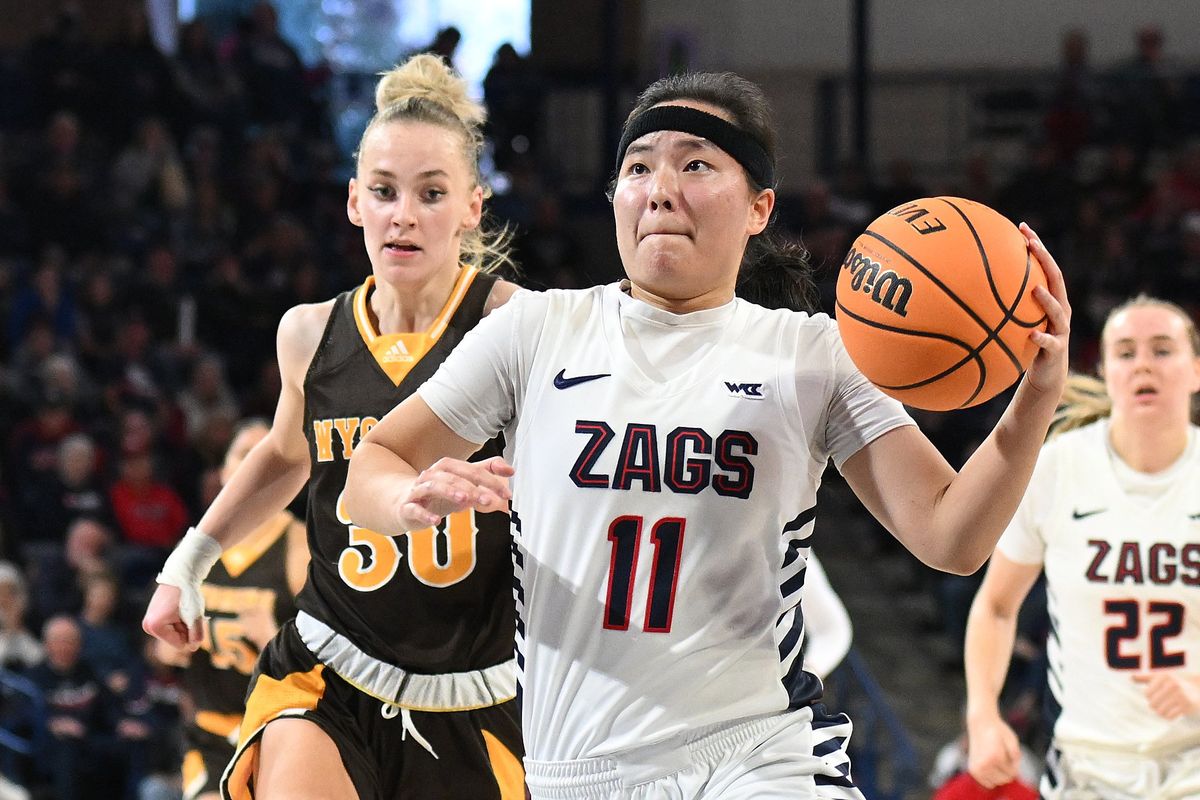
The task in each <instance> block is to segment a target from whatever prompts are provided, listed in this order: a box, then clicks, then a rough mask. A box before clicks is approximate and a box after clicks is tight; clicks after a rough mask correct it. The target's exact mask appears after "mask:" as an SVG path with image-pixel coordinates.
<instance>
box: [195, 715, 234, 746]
mask: <svg viewBox="0 0 1200 800" xmlns="http://www.w3.org/2000/svg"><path fill="white" fill-rule="evenodd" d="M195 721H196V727H197V728H199V729H200V730H202V731H208V732H209V733H211V734H212V735H214V736H220V737H221V738H222V739H226V740H228V741H229V743H230V744H237V738H238V737H237V732H238V729H239V728H240V727H241V726H242V715H241V714H221V713H219V712H217V711H197V712H196V720H195Z"/></svg>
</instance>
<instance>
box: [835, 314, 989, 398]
mask: <svg viewBox="0 0 1200 800" xmlns="http://www.w3.org/2000/svg"><path fill="white" fill-rule="evenodd" d="M837 308H838V311H839V312H844V313H845V314H846V316H848V317H850V319H853V320H855V321H856V322H861V323H863V324H864V325H869V326H871V327H872V328H876V329H878V330H882V331H889V332H890V333H900V334H903V335H905V336H917V337H920V338H924V339H939V340H941V341H943V342H949V343H950V344H953V345H957V346H958V347H961V348H962V349H964V350H966V351H967V354H966V355H965V356H963V357H962V359H961V360H960V361H958V362H957V363H956V364H954V365H953V366H950V367H947V368H946V369H944V370H942V371H941V372H939V373H938V374H936V375H933V376H931V377H929V378H925V379H923V380H919V381H917V382H916V383H905V384H894V385H889V384H883V383H878V384H876V386H878V387H879V388H881V389H890V390H892V391H896V392H901V391H905V390H908V389H919V388H921V387H922V386H927V385H929V384H931V383H933V382H934V381H939V380H941V379H942V378H944V377H946V376H947V375H949V374H950V373H952V372H954V371H955V370H957V369H958V368H959V367H961V366H962V365H963V364H966V363H967V362H968V361H974V362H975V366H976V367H977V368H978V371H979V382H978V383H977V384H976V385H975V391H973V392H971V396H970V397H968V398H967V399H966V400H965V401H963V403H962V404H961V405H959V408H965V407H966V406H968V405H970V404H971V401H972V400H974V399H975V398H976V397H978V396H979V393H980V392H981V391H983V385H984V384H985V383H987V367H986V365H985V364H984V363H983V359H982V358H980V357H979V353H980V352H981V351H982V350H983V348H984V347H986V346H987V341H984V343H983V344H981V345H979V347H976V348H972V347H971V345H969V344H968V343H966V342H964V341H963V340H961V339H955V338H954V337H953V336H947V335H945V334H943V333H933V332H930V331H916V330H913V329H912V328H901V327H898V326H896V325H888V324H887V323H884V322H879V321H877V320H873V319H869V318H867V317H864V316H862V315H861V314H856V313H855V312H853V311H851V310H850V309H848V308H846V307H845V306H844V305H842V304H841V302H837Z"/></svg>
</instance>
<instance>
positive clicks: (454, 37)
mask: <svg viewBox="0 0 1200 800" xmlns="http://www.w3.org/2000/svg"><path fill="white" fill-rule="evenodd" d="M461 41H462V32H461V31H459V29H458V28H456V27H454V26H453V25H447V26H446V27H445V28H442V29H441V30H439V31H438V32H437V35H435V36H434V37H433V41H432V42H430V43H429V46H428V47H426V48H425V49H424V51H423V52H426V53H432V54H433V55H435V56H437V57H438V58H440V59H441V60H442V61H444V62H446V66H447V67H450V68H451V69H458V66H457V65H456V64H455V63H454V53H455V52H456V51H457V50H458V43H459V42H461Z"/></svg>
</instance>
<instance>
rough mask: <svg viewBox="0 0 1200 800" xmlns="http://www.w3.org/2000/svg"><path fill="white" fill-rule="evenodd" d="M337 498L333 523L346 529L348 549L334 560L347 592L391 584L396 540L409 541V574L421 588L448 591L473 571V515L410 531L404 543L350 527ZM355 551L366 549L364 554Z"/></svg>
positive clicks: (397, 561)
mask: <svg viewBox="0 0 1200 800" xmlns="http://www.w3.org/2000/svg"><path fill="white" fill-rule="evenodd" d="M344 494H345V493H344V492H343V493H342V494H341V495H338V500H337V518H338V522H340V523H342V524H343V525H345V526H346V527H347V530H348V532H349V537H350V542H349V545H348V546H347V547H346V548H345V549H344V550H342V554H341V555H340V556H339V557H338V575H340V576H341V578H342V580H343V581H344V582H345V583H346V585H347V586H349V587H350V588H351V589H354V590H356V591H359V592H373V591H375V590H376V589H378V588H380V587H381V586H383V585H384V584H386V583H387V582H388V581H390V580H391V579H392V576H394V575H395V574H396V570H397V569H398V568H399V566H400V557H401V553H400V548H399V546H398V545H397V544H396V540H397V539H401V538H405V539H407V540H408V569H409V571H410V572H412V574H413V577H414V578H416V579H417V580H419V581H420V582H421V583H423V584H425V585H426V586H433V587H435V588H438V589H442V588H445V587H447V586H453V585H454V584H456V583H458V582H459V581H461V580H463V579H464V578H466V577H467V576H468V575H470V574H471V573H472V572H473V571H474V570H475V560H476V559H475V537H476V535H478V533H479V528H478V527H477V526H476V524H475V511H474V509H470V508H468V509H466V510H465V511H456V512H454V513H453V514H451V515H450V516H448V517H446V519H444V520H443V521H442V523H441V524H440V525H438V526H436V527H430V528H422V529H420V530H416V531H409V532H408V533H407V534H405V535H404V536H403V537H400V536H384V535H383V534H382V533H376V532H375V531H372V530H367V529H366V528H360V527H359V526H357V525H355V524H353V523H352V522H351V521H350V515H349V514H347V513H346V507H345V504H344V503H343V501H342V496H343V495H344ZM360 548H366V554H364V553H363V551H362V550H361V549H360Z"/></svg>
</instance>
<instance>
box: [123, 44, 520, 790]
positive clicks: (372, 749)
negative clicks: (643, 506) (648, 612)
mask: <svg viewBox="0 0 1200 800" xmlns="http://www.w3.org/2000/svg"><path fill="white" fill-rule="evenodd" d="M376 105H377V109H378V110H377V113H376V115H375V117H374V118H373V119H372V120H371V122H370V123H369V124H368V126H367V129H366V131H365V132H364V134H363V138H362V142H361V144H360V146H359V152H358V161H357V169H356V174H355V177H354V179H353V180H351V182H350V186H349V199H348V202H347V211H348V215H349V217H350V220H351V222H353V223H354V224H356V225H359V226H361V227H362V228H363V233H364V240H365V244H366V249H367V254H368V256H369V258H370V261H371V267H372V275H371V276H370V277H368V278H367V280H366V282H365V283H364V284H363V285H361V286H359V287H358V288H357V289H354V290H352V291H348V292H345V293H343V294H342V295H339V296H338V297H336V298H334V299H333V300H330V301H327V302H324V303H318V304H313V305H302V306H297V307H296V308H293V309H291V310H290V311H288V312H287V313H286V314H285V315H284V317H283V319H282V320H281V321H280V325H279V336H278V350H279V366H280V372H281V375H282V378H283V390H282V393H281V396H280V400H279V406H278V409H277V411H276V416H275V421H274V423H273V425H272V428H271V431H270V433H268V434H267V436H266V438H265V439H264V440H263V441H262V442H261V443H260V444H259V445H258V446H257V447H256V448H255V449H254V450H253V451H252V452H251V453H250V455H249V456H248V457H247V459H246V461H245V463H244V465H243V467H242V468H241V469H240V470H239V471H238V474H237V475H236V476H234V479H233V480H232V481H231V482H230V483H229V485H228V486H226V487H225V488H224V489H223V490H222V492H221V494H220V495H219V496H218V497H217V499H216V500H215V501H214V502H213V504H212V506H211V507H210V508H209V510H208V512H207V513H206V514H205V515H204V517H203V518H202V519H201V520H200V524H199V525H198V526H197V529H194V530H192V531H189V533H188V535H187V536H186V537H185V538H184V540H183V541H182V542H181V543H180V545H179V546H178V547H177V548H176V551H175V552H174V553H173V554H172V555H171V557H170V558H169V559H168V562H167V564H166V565H165V566H164V568H163V573H162V574H161V575H160V576H159V583H160V586H159V587H158V589H157V591H156V593H155V596H154V597H153V598H152V599H151V602H150V606H149V608H148V609H147V611H146V616H145V619H144V621H143V626H144V627H145V628H146V630H147V631H149V632H150V633H152V634H154V635H155V636H157V637H159V638H161V639H163V640H164V641H167V642H168V643H170V644H173V645H175V646H177V647H189V646H192V647H194V646H195V645H196V643H198V642H199V640H200V629H199V625H198V618H199V616H200V615H201V614H202V613H203V605H202V603H203V599H202V598H201V596H200V595H199V593H198V591H197V588H198V585H199V583H200V579H201V578H203V576H204V575H206V574H207V573H208V570H209V568H210V567H211V565H212V564H213V563H214V562H215V561H216V560H217V559H218V558H219V557H220V553H221V551H222V549H224V548H227V547H229V546H230V545H232V544H233V543H235V542H237V541H238V540H239V539H240V538H241V537H242V536H244V535H245V534H246V533H247V532H248V531H249V530H251V529H252V528H253V527H254V526H256V525H258V524H260V522H261V521H262V520H264V519H266V518H268V517H270V516H271V515H273V514H275V513H277V512H278V511H279V509H281V508H283V507H284V505H285V504H286V503H287V502H288V501H290V500H291V499H292V497H294V496H295V494H296V492H297V491H298V490H299V489H300V487H301V486H302V485H303V484H304V482H305V480H309V481H310V483H309V492H308V496H309V502H308V512H307V526H308V542H309V549H310V551H311V553H312V560H311V562H310V565H309V572H308V580H307V583H306V584H305V587H304V589H303V590H302V592H301V593H300V596H299V597H298V599H297V601H298V606H299V612H298V614H297V616H296V619H295V621H294V622H291V623H288V624H286V625H284V627H283V628H282V629H281V630H280V632H279V634H278V635H277V636H276V637H275V638H274V639H273V640H272V641H271V643H270V644H269V645H268V646H267V648H266V649H265V650H264V651H263V653H262V655H261V657H260V659H259V662H258V665H257V668H256V670H255V673H254V675H253V676H252V678H251V692H250V695H249V697H248V699H247V703H246V716H245V719H244V721H243V723H242V729H241V736H240V741H239V744H238V748H237V751H236V753H235V756H234V761H233V762H232V763H231V764H230V766H229V767H228V768H227V770H226V772H225V775H224V776H223V778H222V782H221V790H222V794H223V795H224V796H226V797H231V798H237V799H238V800H241V799H242V798H249V797H255V798H288V799H289V800H296V799H297V798H332V797H336V798H362V799H363V800H383V798H394V797H401V796H405V797H408V796H411V797H425V798H451V797H454V798H461V797H471V798H483V799H484V800H487V799H489V798H492V799H494V800H509V798H523V797H524V772H523V769H522V765H521V759H522V757H523V755H524V748H523V745H522V743H521V737H520V728H519V714H518V712H517V710H516V701H515V696H516V667H515V661H514V657H513V643H514V629H515V614H514V601H513V579H512V563H511V554H510V542H511V539H510V537H509V536H508V515H507V513H505V512H503V511H500V512H499V513H496V512H497V511H498V509H500V508H501V504H500V503H499V502H497V498H495V497H490V496H489V497H479V498H476V501H477V502H476V503H475V507H474V508H472V507H468V508H466V509H464V510H463V511H462V512H461V513H459V514H457V515H452V516H451V517H450V518H448V519H447V520H446V521H445V522H444V523H443V524H439V525H438V526H436V527H431V528H424V529H414V530H411V531H407V532H406V533H404V534H403V535H401V536H397V537H395V538H391V537H387V536H382V535H380V534H377V533H375V532H373V531H370V530H365V529H363V528H360V527H357V526H354V525H352V524H350V521H349V517H347V516H346V514H345V511H344V508H343V504H342V501H341V495H342V490H343V488H344V485H345V476H346V471H347V469H348V464H349V460H350V456H351V454H352V453H353V451H354V447H355V445H356V444H357V442H358V441H359V438H360V437H361V436H363V435H364V434H365V433H366V432H367V431H368V430H370V428H371V427H372V426H373V425H374V424H375V422H376V420H378V419H379V418H381V417H382V416H384V414H386V413H387V412H388V411H389V410H390V409H391V408H392V407H393V406H395V405H396V404H397V403H399V402H400V401H401V400H403V399H404V398H405V397H407V396H409V395H410V394H412V393H413V392H414V391H415V390H416V388H417V387H418V386H419V385H420V384H421V383H422V382H423V381H424V380H425V379H426V378H427V377H428V376H429V375H431V374H432V373H433V371H434V370H435V369H436V368H437V366H438V365H439V364H440V363H441V362H442V361H443V360H444V359H445V357H446V356H447V355H448V354H449V353H450V351H451V350H452V349H453V348H454V347H455V345H456V344H457V343H458V342H459V341H460V340H461V339H462V338H463V336H464V335H465V334H467V332H468V331H469V330H470V329H471V328H472V327H474V326H475V324H476V323H477V322H478V321H479V320H480V319H481V318H482V317H483V316H485V315H486V314H488V313H490V312H491V311H492V310H493V309H495V308H496V307H498V306H499V305H501V304H502V303H504V302H505V301H507V300H508V298H509V297H510V296H511V295H512V294H513V293H514V292H515V291H516V290H517V287H516V286H515V285H513V284H509V283H504V282H502V281H497V280H496V279H495V278H494V276H492V275H489V274H485V271H486V270H487V269H488V268H489V267H494V266H496V265H497V264H499V263H502V262H503V261H505V260H506V256H505V253H504V250H503V248H502V247H501V246H500V245H499V244H498V243H497V240H496V238H495V237H494V236H492V237H489V236H485V235H484V234H482V233H481V232H480V230H479V223H480V218H481V215H482V206H483V199H484V187H483V185H482V181H481V178H480V175H479V170H478V157H479V152H480V148H481V145H482V137H481V134H480V125H481V123H482V121H483V110H482V108H480V107H479V106H478V105H477V104H476V103H474V102H473V101H471V100H470V99H469V98H468V97H467V93H466V85H465V83H464V82H463V81H462V80H461V79H460V78H459V77H457V76H456V75H454V74H453V73H452V72H450V71H449V69H448V68H447V67H446V66H445V65H444V64H443V63H442V62H441V61H440V60H438V59H436V58H434V57H431V56H428V55H422V56H415V57H413V58H412V59H410V60H409V61H408V62H406V63H405V64H404V65H402V66H400V67H398V68H397V69H394V70H392V71H391V72H389V73H387V74H385V75H384V77H383V78H382V80H381V81H380V83H379V86H378V88H377V90H376ZM498 452H499V450H498V448H497V446H496V445H495V443H491V444H488V445H485V446H484V447H483V448H482V449H481V450H480V451H479V453H477V454H476V456H475V458H476V460H479V459H484V460H483V461H482V464H483V465H488V464H492V463H497V462H499V460H500V459H499V458H491V459H489V456H492V455H493V454H498ZM472 466H473V467H474V465H472ZM475 468H478V467H475ZM488 511H491V512H493V513H484V512H488Z"/></svg>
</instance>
